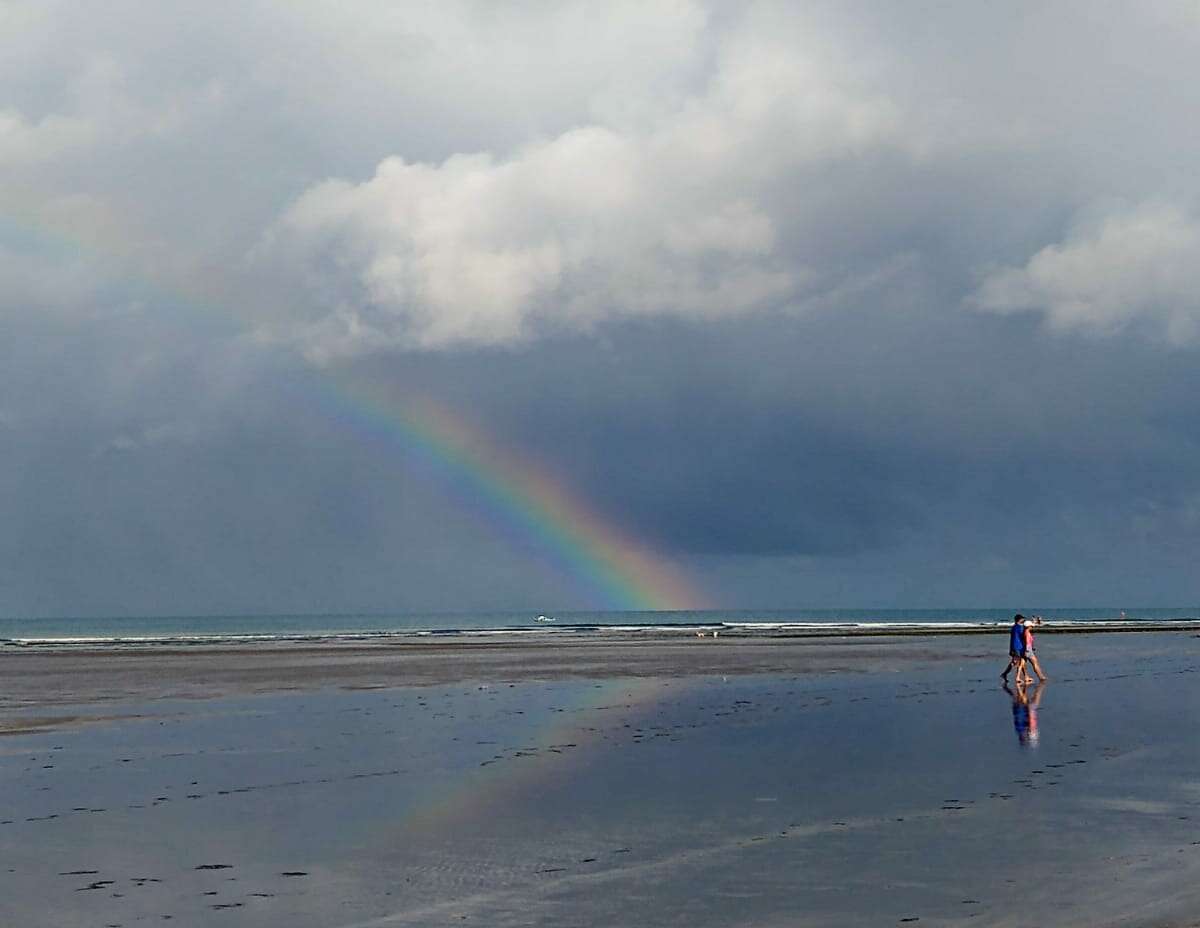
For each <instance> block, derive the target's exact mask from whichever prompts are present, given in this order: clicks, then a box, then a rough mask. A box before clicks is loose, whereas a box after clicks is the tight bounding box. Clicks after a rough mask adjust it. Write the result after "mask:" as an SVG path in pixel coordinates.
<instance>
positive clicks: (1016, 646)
mask: <svg viewBox="0 0 1200 928" xmlns="http://www.w3.org/2000/svg"><path fill="white" fill-rule="evenodd" d="M1014 668H1016V671H1017V677H1016V682H1017V683H1022V682H1024V677H1025V616H1023V615H1021V613H1019V612H1018V613H1017V614H1016V615H1014V616H1013V624H1012V626H1011V627H1010V628H1009V629H1008V666H1007V667H1005V668H1004V673H1002V674H1000V679H1001V680H1003V681H1004V682H1005V683H1008V675H1009V673H1011V672H1012V670H1013V669H1014Z"/></svg>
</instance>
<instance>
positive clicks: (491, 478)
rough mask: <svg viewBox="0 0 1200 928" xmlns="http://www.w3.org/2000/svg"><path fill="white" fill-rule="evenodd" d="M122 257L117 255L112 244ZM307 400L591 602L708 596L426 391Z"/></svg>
mask: <svg viewBox="0 0 1200 928" xmlns="http://www.w3.org/2000/svg"><path fill="white" fill-rule="evenodd" d="M14 219H15V217H11V216H9V217H5V216H3V215H0V234H4V235H5V236H6V237H8V238H10V239H14V240H16V241H17V242H18V243H19V244H20V245H21V246H22V247H23V248H28V249H45V250H48V251H51V252H60V253H64V254H67V253H71V252H76V251H78V252H83V253H89V252H98V251H100V252H103V251H108V252H111V247H108V248H107V249H106V248H105V246H103V245H99V244H97V243H94V242H89V241H83V240H81V239H80V237H79V236H78V235H71V234H70V233H67V232H64V231H61V230H58V229H52V228H48V227H47V226H46V225H45V224H44V223H37V224H35V223H31V222H28V221H25V222H20V223H17V222H15V221H14ZM110 256H112V257H115V258H116V259H117V260H118V261H120V257H121V256H120V255H116V254H112V255H110ZM132 280H133V281H135V282H137V283H138V284H139V285H140V286H142V287H148V288H149V290H150V293H151V295H152V296H156V297H162V298H163V299H167V300H170V301H171V302H173V303H174V304H176V305H178V306H182V308H184V309H185V310H187V311H188V312H189V313H190V314H194V315H197V316H202V317H203V318H204V319H205V320H206V321H211V320H213V319H214V318H215V319H217V320H218V321H219V320H224V321H225V322H226V323H228V324H230V325H231V327H237V328H240V326H238V325H237V317H236V315H235V314H234V313H231V312H226V311H222V312H214V309H213V306H212V304H211V301H209V300H203V299H202V298H201V299H197V298H195V297H192V296H189V295H188V294H186V293H183V292H181V291H179V289H178V288H177V287H171V288H166V287H164V286H163V284H162V283H160V282H158V281H153V280H149V279H144V278H141V277H134V278H132ZM316 376H317V377H318V380H317V381H316V383H315V384H314V386H313V387H312V388H311V389H310V390H308V391H307V394H308V395H306V396H305V397H304V398H303V399H304V400H305V401H306V402H305V405H308V406H312V405H316V406H317V407H318V408H320V409H322V410H323V411H324V412H325V413H326V414H327V415H328V416H329V417H330V418H331V419H333V420H334V421H336V422H338V423H339V424H341V425H343V426H347V427H349V428H350V429H352V430H353V431H356V432H358V433H360V434H361V435H363V436H365V437H368V438H371V439H373V440H374V441H376V442H379V441H382V442H383V443H384V444H386V445H391V446H392V447H393V448H397V449H399V450H400V451H401V452H402V453H404V454H406V455H407V456H409V458H410V460H415V461H419V462H420V463H422V464H423V465H424V469H425V470H427V471H428V472H429V473H430V474H431V475H432V476H433V478H434V479H437V480H439V481H440V482H441V483H442V484H443V485H444V486H447V487H448V488H450V489H451V490H452V494H453V495H454V496H455V497H456V498H457V501H458V502H459V503H460V504H462V505H463V506H465V507H466V508H468V509H473V510H474V511H475V514H476V516H477V517H478V518H479V519H480V520H481V521H485V522H490V523H491V524H492V525H493V527H494V528H495V530H496V531H497V532H498V533H499V534H500V535H502V536H505V537H509V538H511V539H513V540H514V541H515V542H517V543H519V544H521V545H523V546H524V547H525V548H526V550H528V551H530V552H532V554H533V556H534V557H536V558H537V559H539V560H540V562H541V563H542V565H543V566H544V567H545V568H546V569H547V570H548V571H549V572H551V573H552V575H554V576H555V577H557V578H563V577H566V578H570V579H571V580H572V581H573V582H574V583H575V586H576V590H577V591H578V596H579V599H580V602H581V603H582V604H584V605H585V606H586V607H588V608H596V609H605V610H617V611H674V610H691V609H702V608H705V607H706V606H708V605H710V600H709V597H708V596H707V595H705V594H704V593H703V592H702V591H701V589H700V588H699V587H698V586H697V585H696V584H695V582H694V581H692V580H690V579H689V578H687V577H685V576H684V574H683V573H681V572H680V571H679V570H678V569H677V568H676V567H675V566H674V565H673V564H671V563H670V562H669V561H668V560H666V559H664V558H663V557H661V556H660V555H658V554H656V553H655V552H654V551H653V550H652V549H651V548H649V547H648V546H647V545H645V544H644V543H643V542H641V541H639V540H637V539H635V538H633V537H632V536H630V535H629V534H627V533H626V532H623V531H622V530H621V529H620V528H618V526H617V525H616V523H615V522H614V521H613V520H611V519H608V518H605V517H604V516H603V515H601V514H600V513H599V512H597V511H596V509H595V508H594V507H592V506H591V505H589V504H588V502H587V501H586V500H585V499H584V498H583V497H582V496H580V495H579V494H577V493H574V492H572V491H571V490H570V489H569V488H568V486H567V485H566V484H565V483H564V482H563V481H562V480H560V479H558V478H557V477H555V476H554V475H553V474H552V473H551V472H550V471H549V470H548V469H546V468H545V467H544V466H542V465H541V464H540V463H539V462H537V461H535V460H534V459H532V458H530V457H528V456H523V455H520V454H518V453H517V452H515V451H513V450H511V449H508V448H505V447H503V446H502V445H501V444H500V443H498V442H497V441H495V440H493V439H492V438H491V437H490V436H488V435H487V434H486V433H485V432H484V430H483V429H482V428H480V427H479V426H478V425H476V424H473V423H470V422H469V421H468V420H467V419H466V418H465V417H463V416H462V415H459V414H456V413H454V412H452V411H451V410H450V409H449V408H448V407H446V406H444V405H441V404H439V403H437V402H435V401H434V400H432V399H430V398H428V397H419V396H409V397H404V398H402V399H400V400H396V399H394V398H391V397H384V396H382V395H379V394H368V393H366V392H364V391H363V390H361V389H356V388H354V387H352V386H351V385H349V384H348V383H344V382H341V381H339V380H338V379H337V377H336V375H335V374H334V373H333V372H331V371H326V372H324V373H323V374H318V375H316Z"/></svg>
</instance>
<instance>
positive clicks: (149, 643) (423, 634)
mask: <svg viewBox="0 0 1200 928" xmlns="http://www.w3.org/2000/svg"><path fill="white" fill-rule="evenodd" d="M1008 626H1009V622H1007V621H1004V622H844V623H839V622H728V621H727V622H688V623H683V622H681V623H673V624H627V625H622V624H614V625H600V624H570V623H563V624H560V625H538V626H533V627H526V626H502V627H497V628H440V629H427V628H422V629H396V630H388V631H369V630H368V631H346V632H340V631H339V632H277V633H254V632H250V633H245V634H179V635H112V636H98V635H97V636H46V637H29V636H25V637H14V638H0V655H3V654H6V653H14V652H22V651H65V650H74V651H91V652H101V651H115V650H143V651H149V650H163V649H171V648H189V649H191V648H239V647H261V648H269V647H272V646H296V647H302V646H310V647H316V646H320V647H326V648H335V647H341V646H351V647H352V646H369V645H377V646H383V647H387V646H397V645H404V644H411V643H418V642H451V641H462V642H464V643H466V642H471V643H474V642H480V641H496V642H499V643H503V644H513V643H516V642H518V641H529V640H535V641H539V642H550V641H563V640H574V639H580V640H606V639H619V640H639V641H672V640H676V639H678V638H680V637H684V638H686V637H690V636H701V637H703V636H712V637H717V636H718V635H717V634H714V633H718V634H719V636H720V637H724V638H758V639H762V638H766V639H781V638H783V639H786V638H862V637H893V636H896V637H911V636H947V635H948V636H959V635H993V634H1004V633H1005V632H1006V631H1007V629H1008ZM1189 631H1191V632H1200V618H1185V619H1085V620H1072V619H1060V620H1055V621H1054V622H1053V623H1052V624H1047V625H1042V626H1039V628H1038V634H1039V635H1064V634H1072V635H1088V634H1106V633H1121V632H1189ZM701 633H704V634H703V635H702V634H701Z"/></svg>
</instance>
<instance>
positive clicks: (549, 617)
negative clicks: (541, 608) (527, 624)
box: [533, 615, 554, 622]
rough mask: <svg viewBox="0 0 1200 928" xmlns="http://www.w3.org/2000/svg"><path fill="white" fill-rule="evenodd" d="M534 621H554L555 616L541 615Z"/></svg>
mask: <svg viewBox="0 0 1200 928" xmlns="http://www.w3.org/2000/svg"><path fill="white" fill-rule="evenodd" d="M533 621H535V622H553V621H554V618H553V617H552V616H548V615H539V616H538V617H537V618H536V619H534V620H533Z"/></svg>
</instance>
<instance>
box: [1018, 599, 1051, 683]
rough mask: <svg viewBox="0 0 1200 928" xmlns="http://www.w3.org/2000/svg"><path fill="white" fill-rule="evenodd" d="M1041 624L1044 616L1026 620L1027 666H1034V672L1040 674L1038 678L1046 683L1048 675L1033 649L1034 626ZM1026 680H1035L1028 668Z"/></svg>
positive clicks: (1029, 681) (1030, 681)
mask: <svg viewBox="0 0 1200 928" xmlns="http://www.w3.org/2000/svg"><path fill="white" fill-rule="evenodd" d="M1041 624H1042V617H1041V616H1040V615H1035V616H1034V617H1033V618H1031V619H1026V620H1025V666H1026V667H1033V672H1034V673H1036V674H1037V675H1038V680H1040V681H1041V682H1042V683H1045V682H1046V675H1045V674H1044V673H1043V672H1042V665H1041V664H1039V663H1038V659H1037V654H1036V653H1034V650H1033V626H1035V625H1041ZM1017 682H1020V681H1017ZM1025 682H1026V683H1032V682H1033V677H1031V676H1029V671H1028V670H1026V671H1025Z"/></svg>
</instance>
